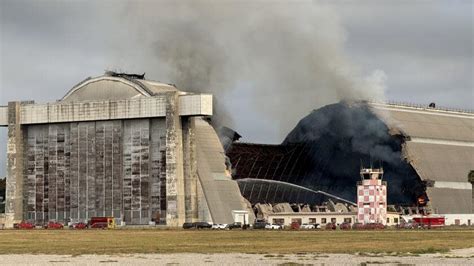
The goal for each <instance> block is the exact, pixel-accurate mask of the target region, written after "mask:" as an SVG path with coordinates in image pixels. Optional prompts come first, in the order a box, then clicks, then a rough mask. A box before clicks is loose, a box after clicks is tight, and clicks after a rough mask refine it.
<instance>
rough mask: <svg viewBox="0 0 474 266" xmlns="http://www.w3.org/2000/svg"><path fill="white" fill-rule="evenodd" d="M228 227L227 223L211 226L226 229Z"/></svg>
mask: <svg viewBox="0 0 474 266" xmlns="http://www.w3.org/2000/svg"><path fill="white" fill-rule="evenodd" d="M227 228H228V225H227V224H213V225H212V227H211V229H217V230H224V229H227Z"/></svg>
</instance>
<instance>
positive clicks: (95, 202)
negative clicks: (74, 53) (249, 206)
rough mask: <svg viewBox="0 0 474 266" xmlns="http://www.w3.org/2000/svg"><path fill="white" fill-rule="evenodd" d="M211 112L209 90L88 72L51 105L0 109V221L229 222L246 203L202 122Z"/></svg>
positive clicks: (27, 104) (13, 105) (12, 105)
mask: <svg viewBox="0 0 474 266" xmlns="http://www.w3.org/2000/svg"><path fill="white" fill-rule="evenodd" d="M210 115H212V95H206V94H191V93H185V92H181V91H179V90H177V89H176V88H175V87H173V86H170V85H167V84H162V83H157V82H152V81H148V80H144V79H143V77H137V76H134V75H118V74H115V73H112V74H106V75H104V76H101V77H97V78H89V79H86V80H85V81H83V82H81V83H79V84H78V85H77V86H75V87H74V88H73V89H71V90H70V91H69V92H68V93H67V94H66V95H65V96H64V97H63V99H61V100H60V101H58V102H56V103H49V104H34V102H10V103H9V104H8V106H7V107H0V125H2V126H8V149H7V195H6V226H11V225H12V224H13V223H15V222H19V221H20V220H33V221H35V222H36V223H39V224H41V223H44V222H48V221H49V220H58V221H62V222H66V221H70V220H71V221H81V220H87V219H90V218H91V217H94V216H113V217H116V218H120V219H122V220H123V221H124V222H125V223H126V224H148V223H149V222H150V221H155V222H156V223H159V224H166V225H169V226H180V225H181V224H182V223H183V222H185V221H188V222H192V221H209V222H216V223H231V222H232V221H233V215H232V214H233V213H232V212H233V211H236V210H237V211H241V210H246V205H245V203H244V200H243V198H242V197H241V195H240V191H239V188H238V185H237V183H236V182H235V181H233V180H232V179H231V177H230V175H228V174H227V171H226V166H225V158H224V155H223V154H224V152H223V150H222V147H221V145H220V142H219V140H218V138H217V135H216V133H215V131H214V129H213V128H212V127H211V126H210V125H209V124H208V123H207V122H206V121H205V120H204V119H202V117H204V116H210ZM198 154H199V156H197V155H198Z"/></svg>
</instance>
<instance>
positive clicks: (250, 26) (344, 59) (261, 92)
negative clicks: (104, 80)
mask: <svg viewBox="0 0 474 266" xmlns="http://www.w3.org/2000/svg"><path fill="white" fill-rule="evenodd" d="M126 12H127V18H128V19H129V20H130V25H131V27H133V31H134V32H137V33H138V34H139V36H140V42H142V43H143V44H144V46H145V48H146V49H147V50H148V51H150V52H151V53H150V60H151V61H153V60H157V61H158V65H160V67H161V68H163V69H165V70H166V71H167V74H168V77H169V78H170V80H171V81H172V82H174V83H175V84H176V85H177V86H178V87H179V88H182V89H184V90H191V91H199V92H211V93H213V94H214V95H215V99H217V100H218V101H219V99H221V100H222V99H226V101H231V99H229V97H232V96H231V94H232V93H235V91H237V93H238V91H240V90H250V91H251V93H250V97H251V98H252V101H251V102H250V104H251V106H249V108H253V109H255V111H257V112H259V113H263V116H264V117H265V118H271V119H274V118H277V119H275V120H277V121H281V122H280V123H281V124H280V128H284V129H285V130H288V129H289V128H290V127H291V126H292V125H293V123H294V121H295V120H296V119H298V118H300V117H302V116H303V115H304V114H307V113H308V112H309V111H310V110H312V109H314V108H315V107H318V106H321V105H325V104H328V103H333V102H337V101H339V100H363V99H382V98H383V91H384V87H385V83H384V82H385V79H386V76H385V73H384V72H383V71H381V70H375V71H374V73H373V74H372V75H371V76H369V77H363V76H362V75H361V73H360V71H359V69H358V67H357V66H356V65H354V64H353V63H352V62H351V60H350V59H349V58H348V56H347V55H346V53H345V51H344V44H345V39H346V33H345V30H344V28H343V27H342V26H341V23H340V21H339V19H338V17H337V15H336V14H335V12H334V11H333V10H332V9H331V8H329V7H327V6H325V5H320V4H317V3H314V2H297V3H291V4H290V3H274V2H272V3H269V2H265V1H257V2H245V3H242V2H239V3H235V2H227V1H224V2H219V1H184V2H183V1H180V2H179V3H166V4H164V3H163V2H159V3H157V4H153V3H149V5H146V6H144V5H129V6H128V7H127V9H126ZM143 63H144V64H147V62H143ZM290 105H291V108H290ZM216 109H217V110H216V111H215V114H216V115H217V117H215V118H214V119H217V120H219V121H218V123H219V124H221V125H227V126H231V127H232V126H233V125H232V122H231V120H230V116H229V115H226V114H225V113H226V112H230V110H225V108H224V107H223V106H222V105H221V104H220V102H218V103H217V106H216ZM284 133H286V132H284Z"/></svg>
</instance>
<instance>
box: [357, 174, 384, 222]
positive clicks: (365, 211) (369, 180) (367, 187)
mask: <svg viewBox="0 0 474 266" xmlns="http://www.w3.org/2000/svg"><path fill="white" fill-rule="evenodd" d="M360 177H361V179H362V180H361V181H360V182H357V220H358V222H359V223H363V224H367V223H382V224H384V225H385V224H386V223H387V183H386V182H385V181H382V178H383V169H382V168H379V169H374V168H362V169H361V170H360Z"/></svg>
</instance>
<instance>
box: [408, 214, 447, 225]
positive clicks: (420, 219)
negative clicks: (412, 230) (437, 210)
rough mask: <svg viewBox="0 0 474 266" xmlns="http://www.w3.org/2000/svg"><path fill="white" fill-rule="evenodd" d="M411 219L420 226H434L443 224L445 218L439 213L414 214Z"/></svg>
mask: <svg viewBox="0 0 474 266" xmlns="http://www.w3.org/2000/svg"><path fill="white" fill-rule="evenodd" d="M412 220H413V223H416V224H417V225H418V226H419V227H421V228H436V227H442V226H444V225H445V218H444V216H440V215H423V216H414V217H413V218H412Z"/></svg>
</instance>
